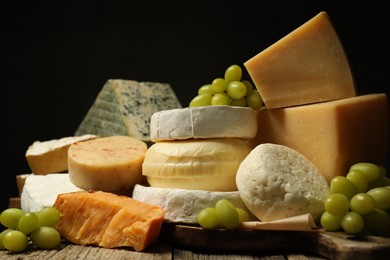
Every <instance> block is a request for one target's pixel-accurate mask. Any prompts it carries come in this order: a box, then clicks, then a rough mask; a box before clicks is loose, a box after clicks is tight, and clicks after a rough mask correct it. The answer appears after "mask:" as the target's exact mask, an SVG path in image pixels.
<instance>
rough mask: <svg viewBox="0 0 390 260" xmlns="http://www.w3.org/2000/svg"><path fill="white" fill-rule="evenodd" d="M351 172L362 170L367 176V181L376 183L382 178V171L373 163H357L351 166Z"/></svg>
mask: <svg viewBox="0 0 390 260" xmlns="http://www.w3.org/2000/svg"><path fill="white" fill-rule="evenodd" d="M351 170H360V171H361V172H363V174H364V176H366V178H367V181H369V182H370V181H375V180H376V179H378V178H379V177H380V169H379V167H378V166H377V165H375V164H373V163H365V162H362V163H355V164H354V165H352V166H351V168H350V171H351Z"/></svg>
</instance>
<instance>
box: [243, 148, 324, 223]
mask: <svg viewBox="0 0 390 260" xmlns="http://www.w3.org/2000/svg"><path fill="white" fill-rule="evenodd" d="M236 184H237V188H238V191H239V192H240V196H241V199H242V201H243V202H244V203H245V205H246V206H247V207H248V208H249V209H250V210H251V211H252V213H253V214H254V215H255V216H256V217H258V218H259V219H260V220H261V221H272V220H277V219H282V218H287V217H292V216H297V215H301V214H306V213H311V214H312V216H313V218H315V219H317V220H318V218H319V217H320V215H321V214H322V212H323V211H324V200H325V199H326V197H327V195H328V192H329V186H328V182H327V181H326V179H325V177H324V176H323V175H322V174H321V172H320V171H319V170H318V169H317V168H316V167H315V166H314V164H312V163H311V162H310V161H309V160H308V159H307V158H306V157H304V156H303V155H302V154H300V153H299V152H297V151H296V150H293V149H291V148H288V147H286V146H282V145H276V144H260V145H258V146H257V147H255V148H254V149H253V150H252V151H251V152H250V153H249V154H248V156H247V157H246V158H245V159H244V160H243V161H242V163H241V165H240V167H239V168H238V171H237V175H236Z"/></svg>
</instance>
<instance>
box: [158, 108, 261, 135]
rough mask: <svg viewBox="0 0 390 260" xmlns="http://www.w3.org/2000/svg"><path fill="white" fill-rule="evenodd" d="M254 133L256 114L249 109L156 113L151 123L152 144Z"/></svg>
mask: <svg viewBox="0 0 390 260" xmlns="http://www.w3.org/2000/svg"><path fill="white" fill-rule="evenodd" d="M256 133H257V119H256V112H255V110H253V109H252V108H249V107H234V106H204V107H187V108H182V109H172V110H165V111H160V112H156V113H154V114H153V115H152V118H151V122H150V136H151V140H152V141H153V142H157V141H164V140H180V139H198V138H242V139H251V138H254V137H255V136H256Z"/></svg>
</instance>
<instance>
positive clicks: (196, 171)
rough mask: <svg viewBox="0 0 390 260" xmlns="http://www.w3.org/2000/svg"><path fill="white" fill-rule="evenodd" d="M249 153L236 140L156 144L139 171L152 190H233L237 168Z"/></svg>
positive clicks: (147, 153)
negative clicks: (157, 188) (159, 188)
mask: <svg viewBox="0 0 390 260" xmlns="http://www.w3.org/2000/svg"><path fill="white" fill-rule="evenodd" d="M250 150H251V148H250V146H249V145H248V144H247V143H246V142H244V141H243V140H241V139H237V138H220V139H203V140H182V141H165V142H157V143H155V144H153V145H152V146H151V147H149V149H148V151H147V152H146V154H145V160H144V162H143V165H142V171H143V175H145V176H146V177H147V180H148V182H149V184H150V186H152V187H161V188H182V189H190V190H196V189H197V190H209V191H236V190H237V186H236V181H235V177H236V172H237V169H238V167H239V165H240V163H241V162H242V161H243V160H244V158H245V157H246V156H247V155H248V154H249V152H250Z"/></svg>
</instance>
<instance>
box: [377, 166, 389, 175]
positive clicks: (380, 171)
mask: <svg viewBox="0 0 390 260" xmlns="http://www.w3.org/2000/svg"><path fill="white" fill-rule="evenodd" d="M377 166H378V168H379V177H386V176H387V170H386V168H385V167H383V166H382V165H377Z"/></svg>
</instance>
